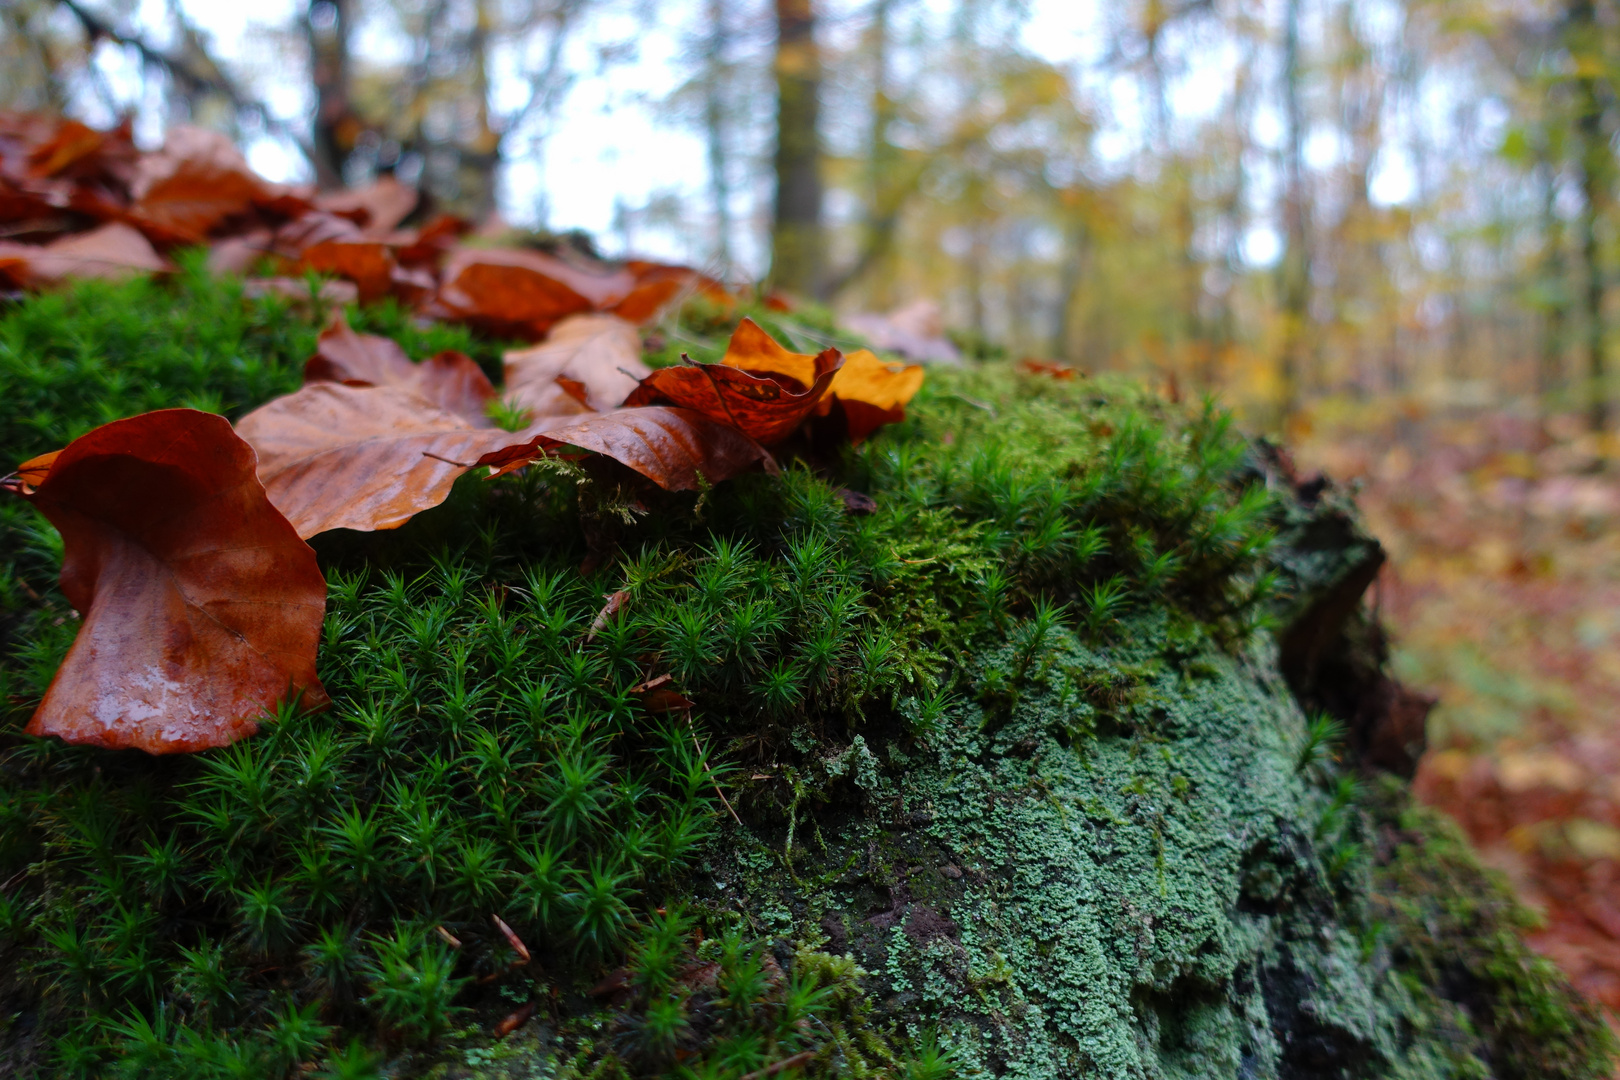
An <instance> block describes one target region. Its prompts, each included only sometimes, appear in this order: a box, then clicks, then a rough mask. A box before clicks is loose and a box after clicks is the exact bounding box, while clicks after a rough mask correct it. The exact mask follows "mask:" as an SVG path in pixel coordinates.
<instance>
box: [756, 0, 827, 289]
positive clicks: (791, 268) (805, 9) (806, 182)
mask: <svg viewBox="0 0 1620 1080" xmlns="http://www.w3.org/2000/svg"><path fill="white" fill-rule="evenodd" d="M815 26H816V17H815V9H814V7H813V3H812V0H776V65H775V66H776V212H775V220H774V224H773V227H772V230H771V276H770V281H771V285H772V286H773V287H775V288H778V289H781V290H783V291H785V292H789V293H795V294H797V295H799V296H805V297H816V296H819V295H820V294H821V286H822V262H823V257H824V255H823V248H824V243H825V241H824V237H823V235H822V222H821V202H822V185H821V140H820V133H819V130H818V128H819V122H820V115H819V114H820V106H819V102H818V100H817V99H818V97H819V94H820V90H821V57H820V54H819V52H818V51H817V49H816V38H815Z"/></svg>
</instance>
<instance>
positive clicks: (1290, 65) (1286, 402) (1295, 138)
mask: <svg viewBox="0 0 1620 1080" xmlns="http://www.w3.org/2000/svg"><path fill="white" fill-rule="evenodd" d="M1299 9H1300V0H1288V6H1287V8H1286V12H1285V15H1284V27H1283V113H1284V116H1283V120H1284V124H1285V125H1286V143H1285V145H1284V148H1283V155H1284V156H1283V226H1284V229H1285V230H1286V233H1287V245H1288V246H1287V249H1286V250H1285V251H1284V252H1283V258H1282V262H1281V264H1280V267H1279V282H1278V284H1279V289H1278V291H1279V293H1280V294H1281V297H1280V298H1281V301H1282V315H1283V341H1282V355H1281V358H1280V363H1279V367H1278V373H1277V374H1278V379H1279V381H1280V383H1281V384H1282V385H1281V391H1282V392H1281V401H1280V403H1279V404H1280V408H1281V412H1282V416H1283V418H1284V419H1286V418H1287V417H1288V416H1291V415H1292V414H1293V413H1294V411H1295V410H1296V409H1298V408H1299V397H1300V383H1301V375H1302V373H1301V370H1300V369H1301V367H1302V366H1303V364H1302V358H1303V354H1304V341H1305V317H1306V313H1307V310H1308V307H1309V303H1310V253H1309V251H1307V250H1306V244H1307V240H1306V231H1305V117H1304V112H1303V107H1302V105H1301V103H1300V95H1299V89H1300V86H1299V84H1300V64H1299Z"/></svg>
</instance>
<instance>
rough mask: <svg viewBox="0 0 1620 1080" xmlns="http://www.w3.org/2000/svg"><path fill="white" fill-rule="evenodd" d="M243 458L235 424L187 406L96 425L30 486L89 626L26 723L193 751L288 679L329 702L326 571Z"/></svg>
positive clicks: (71, 597)
mask: <svg viewBox="0 0 1620 1080" xmlns="http://www.w3.org/2000/svg"><path fill="white" fill-rule="evenodd" d="M37 460H39V459H36V461H37ZM31 464H32V463H31ZM253 467H254V457H253V450H252V448H250V447H249V446H248V445H247V444H246V443H245V442H243V441H242V440H241V439H239V438H237V437H236V435H235V434H233V433H232V432H231V427H230V424H229V423H227V422H226V421H225V420H224V419H223V418H221V417H218V416H214V415H212V414H209V413H201V412H196V411H193V410H190V409H169V410H165V411H162V412H155V413H146V414H145V415H143V416H136V417H132V418H130V419H128V420H118V421H115V422H113V423H111V424H107V425H104V426H102V427H99V428H96V429H95V430H94V431H91V432H90V433H89V434H87V435H84V436H83V437H81V438H79V439H75V440H74V441H73V442H72V443H70V444H69V445H68V446H67V448H66V449H64V450H62V451H61V453H60V455H59V456H57V457H56V459H55V461H54V462H53V463H51V464H50V465H49V470H48V472H47V473H46V475H45V476H44V478H43V480H41V481H40V482H39V483H38V484H37V486H36V487H35V489H34V491H33V493H32V494H31V495H27V496H25V497H27V498H28V499H29V501H30V502H32V503H33V504H34V505H35V506H36V507H38V508H39V510H40V511H41V512H42V513H43V514H44V515H45V516H46V517H47V518H49V519H50V521H51V523H52V524H53V525H55V526H56V527H57V529H58V530H60V532H61V534H62V540H63V544H64V548H65V556H64V559H63V563H62V578H61V584H62V592H63V593H64V594H65V595H66V596H67V598H68V601H69V602H70V603H71V604H73V606H74V607H75V608H77V609H78V610H79V611H80V612H82V613H83V616H84V622H83V624H82V625H81V626H80V628H79V634H78V637H77V638H76V639H75V640H74V642H73V647H72V648H71V649H69V651H68V654H67V657H66V659H64V660H63V661H62V666H61V668H60V669H59V670H58V671H57V673H56V678H55V679H54V680H52V682H51V686H50V689H49V690H47V691H46V693H45V699H44V700H43V701H42V702H41V703H40V706H39V709H38V710H37V711H36V712H35V713H34V718H33V720H32V721H31V722H30V723H29V725H28V732H29V733H30V734H33V735H56V736H58V737H60V738H62V739H64V740H66V741H68V742H74V743H89V744H92V745H96V746H103V747H107V748H109V749H117V748H124V747H137V748H139V749H142V750H145V751H147V752H148V753H152V754H166V753H181V752H190V751H195V750H202V749H205V748H207V747H213V746H225V745H227V744H229V743H231V742H234V741H236V740H237V739H240V738H243V737H244V736H247V735H251V734H253V733H254V732H255V731H256V730H258V723H257V720H258V717H259V716H261V715H262V714H263V713H264V711H265V710H266V709H269V708H272V707H273V706H274V705H275V703H276V701H277V700H279V699H280V698H282V697H283V696H284V695H286V694H287V693H288V692H289V688H291V689H292V691H293V692H301V693H302V696H303V698H304V700H305V702H306V703H308V704H315V703H321V702H324V701H325V699H326V694H325V691H324V690H323V689H322V688H321V685H320V682H319V681H318V680H317V679H316V676H315V649H316V645H317V643H318V642H319V639H320V632H321V623H322V620H323V618H324V614H325V607H326V604H325V597H326V579H325V578H324V576H323V575H322V574H321V570H320V567H319V566H318V565H316V561H315V553H314V552H313V551H311V550H310V549H309V546H308V545H307V544H305V543H304V542H303V541H302V540H300V539H299V538H298V536H297V535H296V534H295V533H294V531H293V528H292V526H291V525H289V524H288V523H287V521H286V519H285V518H283V517H282V516H281V514H279V513H277V512H276V509H275V508H274V507H273V506H271V504H270V501H269V500H268V499H267V498H265V492H264V488H263V487H261V486H260V484H259V481H258V480H257V479H256V478H255V477H254V472H253Z"/></svg>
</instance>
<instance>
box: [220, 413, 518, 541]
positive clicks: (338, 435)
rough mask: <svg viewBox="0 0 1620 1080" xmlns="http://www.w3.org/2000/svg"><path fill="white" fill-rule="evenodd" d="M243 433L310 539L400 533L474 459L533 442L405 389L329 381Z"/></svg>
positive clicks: (274, 491)
mask: <svg viewBox="0 0 1620 1080" xmlns="http://www.w3.org/2000/svg"><path fill="white" fill-rule="evenodd" d="M236 430H237V433H238V434H239V435H241V436H242V438H244V439H246V440H247V441H248V442H249V443H251V444H252V445H253V449H254V450H256V451H257V452H258V454H259V479H260V480H262V481H264V487H265V490H266V492H268V493H269V495H270V501H271V502H273V503H274V504H275V505H276V507H277V508H278V509H279V510H280V511H281V512H282V513H283V514H285V515H287V520H288V521H291V522H292V523H293V526H294V527H295V528H296V529H297V530H298V535H299V536H302V537H305V538H308V537H311V536H314V535H315V534H317V533H323V532H326V531H327V530H329V529H357V530H359V531H361V532H371V531H374V530H377V529H397V528H398V527H399V526H401V525H403V524H405V522H407V521H409V520H410V519H411V518H412V517H414V516H415V515H417V514H419V513H421V512H422V511H423V510H427V509H430V508H432V507H435V506H438V505H439V504H440V503H441V502H443V501H444V500H445V497H446V496H448V495H449V494H450V487H451V485H452V484H454V483H455V481H456V478H457V477H459V476H460V475H461V474H462V473H464V472H466V471H467V469H468V468H470V467H471V463H473V462H475V461H478V460H479V459H480V458H487V457H490V456H492V455H495V454H497V453H499V452H501V451H503V450H506V449H508V448H510V447H513V446H515V445H523V446H527V445H529V444H531V443H532V442H533V437H532V433H528V434H522V433H520V434H514V433H512V432H507V431H499V430H496V429H494V428H473V427H470V426H468V423H467V421H466V420H464V419H463V418H461V417H459V416H457V415H455V414H454V413H451V412H447V411H445V410H443V409H440V408H437V407H435V406H434V405H432V404H430V403H429V402H427V401H425V400H424V399H423V398H421V397H420V396H418V395H417V394H414V393H411V392H410V391H408V390H403V389H401V388H399V387H397V386H344V385H342V384H341V383H329V382H317V383H311V384H309V385H308V386H305V387H304V388H303V389H301V390H299V391H298V392H297V393H293V394H288V395H286V396H285V397H280V398H277V399H276V400H274V401H272V402H270V403H269V404H268V405H264V406H261V407H260V408H258V409H255V410H254V411H253V412H251V413H248V415H246V416H244V417H243V418H242V419H241V420H240V421H238V422H237V425H236ZM534 456H537V455H531V457H530V460H533V457H534Z"/></svg>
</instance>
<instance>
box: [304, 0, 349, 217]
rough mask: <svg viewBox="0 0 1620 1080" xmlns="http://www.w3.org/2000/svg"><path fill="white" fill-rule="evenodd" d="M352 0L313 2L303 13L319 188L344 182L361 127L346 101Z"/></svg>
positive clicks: (314, 157)
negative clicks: (345, 170)
mask: <svg viewBox="0 0 1620 1080" xmlns="http://www.w3.org/2000/svg"><path fill="white" fill-rule="evenodd" d="M352 15H353V7H352V3H351V0H311V3H310V5H309V8H308V10H307V11H306V12H305V13H304V33H305V36H306V37H307V39H308V41H309V74H310V81H311V83H313V85H314V90H315V126H314V131H313V132H312V135H313V138H312V139H311V148H312V153H311V156H310V160H311V163H312V164H313V165H314V166H315V182H316V183H317V184H318V185H320V186H321V187H323V188H337V187H342V186H343V164H344V162H346V161H347V160H348V157H349V151H351V150H353V149H354V144H355V139H356V138H357V137H358V136H359V134H360V130H359V127H360V125H359V124H358V123H357V122H356V121H355V118H354V114H353V111H352V109H351V107H350V104H349V75H350V72H349V33H350V31H351V30H352V29H353V26H352Z"/></svg>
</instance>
